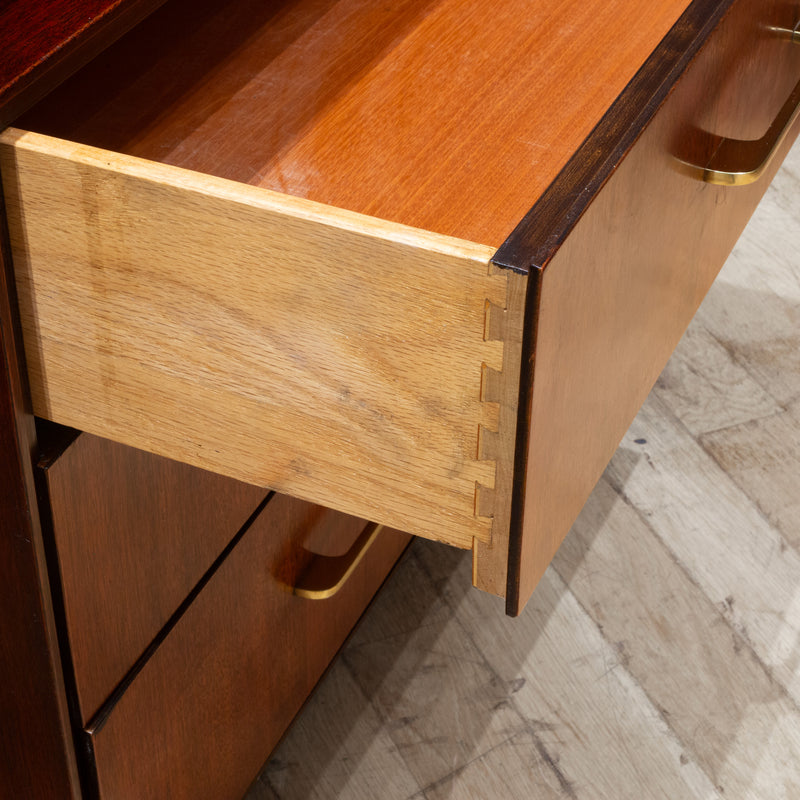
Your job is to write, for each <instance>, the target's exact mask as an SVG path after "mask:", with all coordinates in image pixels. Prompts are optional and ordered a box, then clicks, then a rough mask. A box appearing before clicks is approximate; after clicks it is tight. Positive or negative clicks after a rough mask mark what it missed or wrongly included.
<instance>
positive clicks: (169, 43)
mask: <svg viewBox="0 0 800 800" xmlns="http://www.w3.org/2000/svg"><path fill="white" fill-rule="evenodd" d="M688 4H689V3H688V0H651V2H649V3H648V7H647V13H646V14H643V13H642V9H641V4H640V3H639V2H637V0H617V2H614V3H613V4H612V3H602V2H585V0H552V2H547V3H537V4H534V5H531V4H530V3H528V2H525V0H496V2H493V3H491V4H486V3H464V2H461V0H403V1H402V2H398V3H392V4H389V5H380V4H379V5H376V4H375V3H372V2H369V1H368V0H338V2H337V1H336V0H300V1H299V2H292V3H288V2H281V3H269V4H265V3H262V2H259V0H243V1H242V2H237V3H235V4H231V3H225V4H221V3H219V2H218V0H206V2H201V3H198V2H194V1H193V2H190V0H181V1H180V2H174V3H171V4H169V5H168V6H166V7H165V8H164V9H163V11H162V12H160V13H157V14H156V15H154V16H153V18H152V19H151V20H150V21H148V23H147V24H146V25H145V26H143V27H141V28H139V29H137V31H135V32H134V33H133V34H132V35H131V36H130V37H127V40H126V41H125V42H122V43H121V46H120V47H119V48H115V49H114V51H113V52H109V54H108V56H107V57H104V58H103V59H102V60H100V61H98V62H96V63H95V64H93V65H92V66H91V67H90V69H89V70H87V71H86V73H85V74H84V75H82V76H79V78H78V79H77V80H76V81H74V82H73V83H72V85H71V86H69V87H67V88H65V90H64V92H62V93H60V94H58V95H57V96H55V97H51V98H48V100H47V101H46V103H45V104H43V105H42V106H41V107H40V108H39V109H37V112H36V116H35V118H31V119H30V120H26V121H25V122H24V123H22V126H25V127H30V128H31V129H32V130H38V131H40V132H43V133H50V134H53V135H56V136H59V137H61V138H66V139H71V140H75V141H80V142H83V143H86V144H93V145H96V146H99V147H103V148H106V149H109V150H117V151H121V152H125V153H128V154H131V155H137V156H141V157H144V158H150V159H154V160H158V161H166V162H168V163H171V164H175V165H178V166H183V167H187V168H190V169H194V170H197V171H200V172H207V173H210V174H214V175H219V176H221V177H226V178H232V179H235V180H239V181H242V182H250V183H254V184H257V185H260V186H264V187H266V188H270V189H274V190H277V191H281V192H286V193H288V194H292V195H296V196H299V197H306V198H309V199H313V200H317V201H319V202H323V203H326V204H329V205H334V206H337V207H341V208H346V209H350V210H353V211H358V212H362V213H366V214H370V215H373V216H376V217H381V218H383V219H387V220H392V221H396V222H401V223H404V224H408V225H412V226H415V227H419V228H424V229H426V230H431V231H436V232H438V233H443V234H446V235H450V236H456V237H458V238H462V239H467V240H470V241H475V242H480V243H482V244H487V245H491V246H492V247H494V248H496V247H498V246H499V245H500V244H501V243H502V242H503V240H504V239H505V238H506V236H508V234H509V233H510V232H511V230H512V229H513V228H514V227H515V225H516V224H517V223H518V222H519V220H520V219H521V218H522V217H523V216H524V214H525V213H526V212H527V211H528V210H529V209H530V207H531V204H532V203H533V202H534V201H535V200H536V199H537V198H538V197H539V196H540V195H541V193H542V192H543V191H544V190H545V188H546V187H547V186H548V185H549V184H550V182H551V181H552V180H553V179H554V178H555V176H556V175H557V174H558V172H559V171H560V169H561V168H562V167H563V166H564V164H565V163H566V162H567V161H568V159H569V158H570V157H571V156H572V154H573V153H574V152H575V150H576V149H577V148H578V147H579V146H580V144H581V142H582V141H583V140H584V138H585V137H586V136H587V135H588V134H589V133H590V131H591V130H592V129H593V128H594V126H595V125H596V123H597V121H598V120H599V119H600V118H601V117H602V115H603V114H604V113H605V111H606V110H607V109H608V108H609V106H610V105H611V104H612V103H613V101H614V100H615V99H616V97H617V96H618V95H619V93H620V92H621V91H622V90H623V89H624V88H625V86H626V85H627V83H628V82H629V81H630V80H631V78H632V77H633V76H634V74H635V73H636V71H637V70H638V69H639V67H640V65H641V64H642V63H643V62H644V60H645V59H646V58H647V57H648V56H649V55H650V53H651V52H652V51H653V49H654V48H655V47H656V46H657V45H658V43H659V42H660V41H661V39H662V37H663V36H664V35H665V34H666V33H667V31H669V29H670V27H671V26H672V25H673V23H674V22H675V21H676V20H677V19H678V17H679V16H680V15H681V13H682V12H683V11H684V10H685V9H686V7H687V5H688ZM187 19H190V20H191V23H190V25H188V26H187V22H186V20H187ZM142 52H146V53H149V54H155V57H154V58H153V60H151V61H144V60H142V59H141V58H140V54H141V53H142Z"/></svg>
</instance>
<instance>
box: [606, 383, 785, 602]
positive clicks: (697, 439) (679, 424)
mask: <svg viewBox="0 0 800 800" xmlns="http://www.w3.org/2000/svg"><path fill="white" fill-rule="evenodd" d="M653 392H654V394H655V395H656V397H658V398H659V400H660V401H661V403H662V405H663V406H664V408H665V410H666V411H667V413H668V414H669V417H670V420H671V422H672V424H673V425H674V426H675V427H676V428H679V429H680V430H681V431H682V432H683V433H684V434H685V436H686V437H687V438H688V439H691V441H693V442H694V443H695V444H696V445H697V447H698V448H699V449H700V451H701V452H702V453H703V455H705V456H706V457H707V458H708V459H709V460H710V461H711V462H712V463H713V464H714V465H715V466H716V467H717V468H718V469H719V471H720V472H721V473H722V474H723V475H724V476H725V480H727V481H728V483H729V484H730V486H731V487H732V488H733V489H735V490H736V492H738V493H739V495H741V497H742V498H743V499H744V500H745V501H746V502H747V503H748V504H749V505H750V506H751V507H752V508H753V509H754V510H755V511H756V514H757V515H758V516H759V517H760V519H761V520H762V521H763V522H764V523H765V524H766V525H767V526H768V527H769V528H770V529H771V530H772V531H773V532H774V533H775V535H776V536H777V537H778V538H779V539H780V540H781V541H782V542H783V543H784V544H785V545H786V547H787V548H790V549H792V550H793V551H795V552H797V553H800V550H798V549H797V548H795V547H794V545H792V543H791V542H789V541H788V540H787V539H786V537H785V536H784V535H783V533H781V531H780V530H778V528H777V527H776V526H775V525H774V523H773V522H772V521H771V520H770V519H769V517H768V516H767V514H766V513H765V512H764V510H763V509H762V508H761V506H760V505H759V503H758V502H757V501H756V500H754V499H753V498H752V497H750V495H749V494H748V493H747V492H746V491H745V489H744V487H743V486H741V484H740V483H739V482H738V481H737V480H736V479H735V478H734V477H733V475H731V474H730V473H729V472H728V470H726V469H725V467H724V466H723V465H722V464H721V463H720V461H719V459H717V457H716V456H715V455H714V454H713V453H712V452H710V451H709V450H708V449H707V448H706V446H705V444H704V443H703V441H702V438H703V437H704V436H705V434H693V433H692V432H691V431H690V430H689V428H688V427H687V425H686V424H685V423H684V422H683V420H682V419H681V418H680V417H679V416H678V415H677V414H676V413H675V411H674V410H673V409H672V407H671V406H670V404H669V402H668V401H667V399H666V398H665V397H664V396H663V395H662V394H661V392H660V391H659V390H658V389H657V388H656V389H654V390H653ZM784 411H785V410H784ZM780 413H784V412H778V413H776V414H771V415H769V416H768V417H764V418H763V419H769V418H773V417H776V416H778V414H780ZM740 424H741V425H747V424H748V423H747V422H742V423H740ZM732 427H736V426H732ZM720 430H727V429H726V428H720ZM710 433H711V431H709V434H710ZM612 485H613V488H614V490H615V491H616V492H617V494H619V495H620V497H623V498H624V499H625V501H626V502H627V503H628V505H630V506H631V508H633V509H634V510H635V511H636V512H637V514H639V517H640V518H642V519H644V520H645V521H646V518H645V517H644V516H643V515H642V514H640V513H639V510H638V508H636V505H635V504H634V503H633V502H632V501H631V500H630V498H629V497H628V495H627V494H626V493H625V487H624V486H622V487H618V486H617V485H616V484H612ZM649 527H650V528H651V529H652V530H653V531H654V532H655V533H656V536H658V538H659V539H662V537H661V536H659V534H658V532H657V531H655V529H654V528H652V526H651V525H649ZM662 541H663V539H662ZM664 544H665V546H667V547H668V549H669V552H670V553H673V551H672V548H669V546H668V545H667V543H666V542H664ZM676 561H677V556H676ZM681 566H682V568H683V569H684V570H686V566H685V565H684V564H682V563H681ZM698 588H700V587H699V585H698ZM703 594H705V592H703ZM709 600H711V598H709ZM712 602H713V601H712Z"/></svg>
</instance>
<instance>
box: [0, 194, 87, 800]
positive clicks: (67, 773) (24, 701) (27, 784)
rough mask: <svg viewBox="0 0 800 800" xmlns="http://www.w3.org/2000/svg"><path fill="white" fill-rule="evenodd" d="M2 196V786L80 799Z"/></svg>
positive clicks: (37, 798)
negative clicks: (40, 511)
mask: <svg viewBox="0 0 800 800" xmlns="http://www.w3.org/2000/svg"><path fill="white" fill-rule="evenodd" d="M3 211H4V209H3V206H2V202H0V615H2V624H0V719H2V721H3V722H2V725H0V754H2V755H0V787H2V791H3V794H4V795H5V794H7V795H8V796H9V797H26V798H31V800H49V799H50V798H53V797H59V798H61V797H63V798H73V797H78V794H79V787H78V774H77V765H76V759H75V752H74V748H73V744H72V737H71V734H70V730H69V720H68V713H67V701H66V693H65V689H64V680H63V675H62V672H61V664H60V662H59V657H58V640H57V634H56V630H55V621H54V615H53V608H52V603H51V598H50V588H49V582H48V569H47V563H46V558H45V554H44V547H43V542H42V533H41V529H40V525H39V514H38V508H37V504H36V492H35V488H34V480H33V467H32V463H31V454H32V452H33V450H34V448H35V444H36V432H35V429H34V423H33V416H32V415H31V412H30V403H29V398H28V393H27V386H26V382H25V377H24V375H25V366H24V357H23V354H22V336H21V331H20V330H19V327H18V320H17V318H16V316H15V312H14V304H15V303H14V301H15V290H14V279H13V275H12V272H11V263H10V258H9V249H8V240H7V230H6V226H5V223H4V222H3V221H2V219H1V218H2V217H3Z"/></svg>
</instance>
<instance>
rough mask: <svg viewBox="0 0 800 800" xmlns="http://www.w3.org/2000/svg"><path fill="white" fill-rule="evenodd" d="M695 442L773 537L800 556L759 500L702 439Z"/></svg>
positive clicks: (799, 549) (796, 547)
mask: <svg viewBox="0 0 800 800" xmlns="http://www.w3.org/2000/svg"><path fill="white" fill-rule="evenodd" d="M696 441H697V444H698V445H700V447H701V449H702V450H703V452H704V453H705V454H706V455H707V456H708V457H709V458H710V459H711V460H712V461H713V462H714V463H715V464H716V465H717V466H718V467H719V468H720V470H722V472H724V473H725V475H726V476H727V477H728V479H729V480H731V481H732V482H733V484H734V486H735V487H736V488H737V489H738V490H739V491H740V492H741V493H742V494H743V495H744V496H745V497H746V498H747V500H748V502H749V503H750V504H751V505H752V506H753V508H754V509H755V510H756V512H757V513H758V516H759V517H761V519H762V520H763V521H764V523H765V524H766V525H768V526H769V527H770V528H771V529H772V530H773V531H774V533H775V535H776V536H777V537H778V538H779V539H780V541H781V542H783V544H784V545H785V546H786V547H787V548H788V549H791V550H793V551H794V552H795V553H797V555H798V556H800V544H798V545H795V544H793V543H792V542H790V541H789V540H788V539H787V538H786V537H785V536H784V535H783V531H781V530H780V528H778V526H777V525H776V524H775V523H774V522H773V521H772V520H771V519H770V518H769V513H768V512H767V510H766V509H765V508H764V507H763V506H762V505H761V502H760V501H759V499H758V498H757V497H751V496H750V494H749V492H748V491H747V490H746V489H745V487H744V486H742V485H741V484H740V483H739V481H738V480H736V478H735V477H734V476H733V475H731V474H730V473H729V472H728V471H727V470H726V469H725V467H724V465H723V464H722V462H721V461H720V460H719V459H718V458H717V456H716V454H715V453H714V452H713V451H712V450H709V449H708V448H707V447H706V445H705V442H703V441H702V438H698V439H697V440H696ZM798 541H800V540H798Z"/></svg>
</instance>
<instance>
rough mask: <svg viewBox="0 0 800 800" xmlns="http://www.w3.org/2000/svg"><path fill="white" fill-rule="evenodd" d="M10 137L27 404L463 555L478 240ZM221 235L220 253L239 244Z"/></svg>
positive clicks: (475, 364) (474, 433) (473, 414)
mask: <svg viewBox="0 0 800 800" xmlns="http://www.w3.org/2000/svg"><path fill="white" fill-rule="evenodd" d="M3 142H4V144H3V147H2V151H3V154H2V164H3V180H4V185H5V191H6V193H7V196H8V199H9V203H8V205H9V219H10V226H11V230H12V246H13V248H14V258H15V268H16V273H17V280H18V284H19V289H20V306H21V309H22V317H23V326H24V328H25V336H26V341H27V345H26V348H27V353H28V370H29V374H30V378H31V384H32V395H33V402H34V409H35V410H36V413H37V414H39V415H40V416H43V417H45V418H48V419H52V420H53V421H57V422H60V423H63V424H66V425H70V426H72V427H77V428H80V429H83V430H87V431H89V432H92V433H96V434H98V435H101V436H105V437H108V438H111V439H114V440H116V441H120V442H122V443H125V444H129V445H133V446H136V447H139V448H141V449H144V450H148V451H151V452H156V453H159V454H162V455H167V456H169V457H171V458H175V459H177V460H180V461H184V462H187V463H191V464H194V465H195V466H200V467H203V468H205V469H210V470H212V471H215V472H220V473H223V474H226V475H228V476H230V477H234V478H238V479H241V480H244V481H247V482H250V483H255V484H258V485H262V486H269V487H271V488H273V489H275V490H277V491H280V492H286V493H290V494H292V495H294V496H298V497H302V498H307V499H311V500H313V501H315V502H319V503H321V504H324V505H327V506H331V507H334V508H338V509H341V510H343V511H346V512H347V513H353V514H357V515H360V516H364V517H369V518H372V519H375V520H376V521H378V522H381V523H384V524H388V525H391V526H394V527H398V528H401V529H403V530H408V531H409V532H412V533H415V534H419V535H422V536H427V537H430V538H436V539H441V540H444V541H448V542H450V543H452V544H455V545H457V546H461V547H471V546H472V539H473V537H477V538H479V539H484V540H488V538H489V535H490V528H491V519H489V518H482V517H476V516H475V487H476V484H480V485H483V486H488V487H492V486H493V485H494V472H495V465H494V462H492V461H481V460H480V459H479V457H478V454H477V438H478V429H479V427H480V426H481V425H484V426H486V427H496V419H495V417H496V414H495V410H494V409H493V407H492V404H487V403H482V402H481V397H480V384H481V373H482V365H483V364H485V365H487V366H488V367H490V368H492V369H495V370H500V369H501V368H502V348H503V345H502V342H499V341H484V334H485V316H486V311H485V308H486V303H487V301H489V302H492V303H494V304H496V305H500V306H502V304H503V303H504V302H505V297H506V286H505V284H506V278H505V274H491V275H490V274H489V258H490V257H491V250H490V249H488V248H485V247H482V246H477V245H472V244H470V243H466V242H461V241H458V240H453V239H449V238H446V237H441V236H438V235H436V234H429V233H425V232H423V231H416V230H413V229H409V228H406V227H404V226H399V225H392V224H388V223H384V222H381V221H378V220H373V219H371V218H368V217H363V216H361V215H355V214H351V213H348V212H342V211H337V210H335V209H330V208H327V207H324V206H320V205H318V204H315V203H310V202H308V201H303V200H297V199H292V198H287V197H284V196H281V195H276V194H274V193H271V192H267V191H265V190H263V189H256V188H254V187H249V186H244V185H242V184H236V183H233V182H230V181H225V180H220V179H216V178H211V177H207V176H201V175H197V174H195V173H191V172H188V171H185V170H180V169H176V168H174V167H167V166H162V165H158V164H153V163H150V162H145V161H142V160H139V159H131V158H127V157H123V156H116V155H115V154H113V153H107V152H104V151H99V150H96V149H93V148H86V147H82V146H79V145H71V144H69V143H65V142H61V141H58V140H53V139H50V138H48V137H42V136H38V135H34V134H20V133H19V132H8V133H6V134H5V135H4V139H3ZM232 245H233V247H232Z"/></svg>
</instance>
